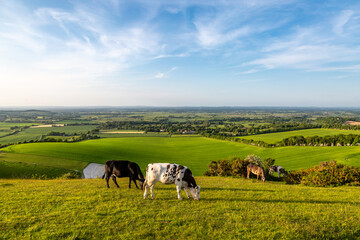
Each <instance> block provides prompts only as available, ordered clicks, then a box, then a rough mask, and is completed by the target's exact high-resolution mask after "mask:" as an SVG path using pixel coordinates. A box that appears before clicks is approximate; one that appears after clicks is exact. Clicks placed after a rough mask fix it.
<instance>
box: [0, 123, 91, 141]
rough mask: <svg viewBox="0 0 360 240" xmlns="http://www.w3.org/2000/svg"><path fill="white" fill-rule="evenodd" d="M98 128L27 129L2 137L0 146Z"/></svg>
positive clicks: (88, 126)
mask: <svg viewBox="0 0 360 240" xmlns="http://www.w3.org/2000/svg"><path fill="white" fill-rule="evenodd" d="M12 125H16V124H12ZM0 126H1V125H0ZM28 126H29V124H28ZM96 126H97V125H78V126H64V127H38V128H27V129H24V130H23V131H21V132H18V133H16V134H13V135H10V136H6V137H1V135H0V144H8V143H18V142H23V141H29V140H39V139H40V138H41V136H42V135H46V134H48V133H49V132H64V133H66V134H75V133H76V134H81V133H87V132H88V131H91V130H93V129H95V128H96ZM9 132H10V131H8V133H9Z"/></svg>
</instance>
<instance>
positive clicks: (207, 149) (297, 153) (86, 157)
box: [0, 137, 360, 176]
mask: <svg viewBox="0 0 360 240" xmlns="http://www.w3.org/2000/svg"><path fill="white" fill-rule="evenodd" d="M2 150H3V151H5V152H8V153H16V154H25V155H36V156H46V157H49V158H53V159H54V161H55V160H56V159H68V160H72V161H73V160H75V161H74V162H73V163H74V165H76V166H74V167H73V168H72V169H77V166H78V163H79V162H95V163H105V162H106V160H109V159H127V160H131V161H135V162H137V163H138V164H139V165H140V167H141V169H142V170H144V169H145V168H146V165H147V164H148V163H154V162H172V163H179V164H183V165H186V166H188V167H189V168H190V169H191V170H192V171H193V173H194V175H197V176H199V175H202V174H203V172H204V171H206V170H207V165H208V164H209V163H210V161H212V160H219V159H224V158H229V157H232V156H239V157H241V158H244V157H245V156H246V155H248V154H257V155H259V156H261V157H262V158H268V157H271V158H274V159H276V164H278V165H281V166H283V167H285V168H287V169H299V168H309V167H312V166H314V165H317V164H318V163H319V162H320V161H330V160H331V159H335V160H337V161H339V162H341V163H344V164H348V165H354V166H360V147H355V146H354V147H280V148H259V147H255V146H250V145H245V144H241V143H235V142H228V141H221V140H215V139H209V138H202V137H171V138H158V137H154V138H153V137H137V138H111V139H110V138H108V139H98V140H89V141H83V142H77V143H32V144H21V145H13V146H9V147H7V148H4V149H2ZM0 158H1V154H0ZM3 158H4V160H6V157H3ZM18 158H20V156H19V157H18ZM68 163H71V161H69V162H68ZM69 168H71V167H69Z"/></svg>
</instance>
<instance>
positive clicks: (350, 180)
mask: <svg viewBox="0 0 360 240" xmlns="http://www.w3.org/2000/svg"><path fill="white" fill-rule="evenodd" d="M284 180H285V182H286V183H289V184H300V183H301V184H304V185H307V186H318V187H325V186H341V185H352V186H359V185H360V168H357V167H352V166H344V165H342V164H337V163H336V161H334V160H332V161H330V162H321V163H319V166H315V167H313V168H310V169H307V170H302V169H301V170H299V171H290V172H289V174H288V175H287V176H286V177H285V178H284Z"/></svg>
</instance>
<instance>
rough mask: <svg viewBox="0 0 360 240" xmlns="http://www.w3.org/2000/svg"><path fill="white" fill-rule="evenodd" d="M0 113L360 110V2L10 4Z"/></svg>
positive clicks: (5, 4) (3, 16) (2, 18)
mask: <svg viewBox="0 0 360 240" xmlns="http://www.w3.org/2000/svg"><path fill="white" fill-rule="evenodd" d="M0 83H1V85H0V106H135V105H148V106H322V107H342V106H345V107H360V94H359V92H360V2H359V1H356V0H353V1H347V0H327V1H310V0H309V1H307V0H301V1H300V0H299V1H296V0H251V1H250V0H249V1H244V0H239V1H211V0H208V1H202V0H201V1H197V0H193V1H186V0H184V1H162V0H151V1H147V0H131V1H130V0H129V1H121V0H109V1H100V0H99V1H90V0H89V1H76V0H70V1H65V0H64V1H55V0H53V1H49V0H26V1H25V0H24V1H17V0H0Z"/></svg>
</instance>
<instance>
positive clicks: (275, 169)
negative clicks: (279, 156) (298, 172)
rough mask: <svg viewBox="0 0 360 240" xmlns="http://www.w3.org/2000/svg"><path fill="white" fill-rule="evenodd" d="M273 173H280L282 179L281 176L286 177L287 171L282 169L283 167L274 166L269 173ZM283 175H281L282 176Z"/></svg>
mask: <svg viewBox="0 0 360 240" xmlns="http://www.w3.org/2000/svg"><path fill="white" fill-rule="evenodd" d="M273 172H277V173H278V177H281V175H282V176H283V177H285V176H286V171H285V169H284V168H282V167H281V166H277V165H272V166H271V167H270V170H269V173H270V174H272V173H273ZM280 174H281V175H280Z"/></svg>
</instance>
